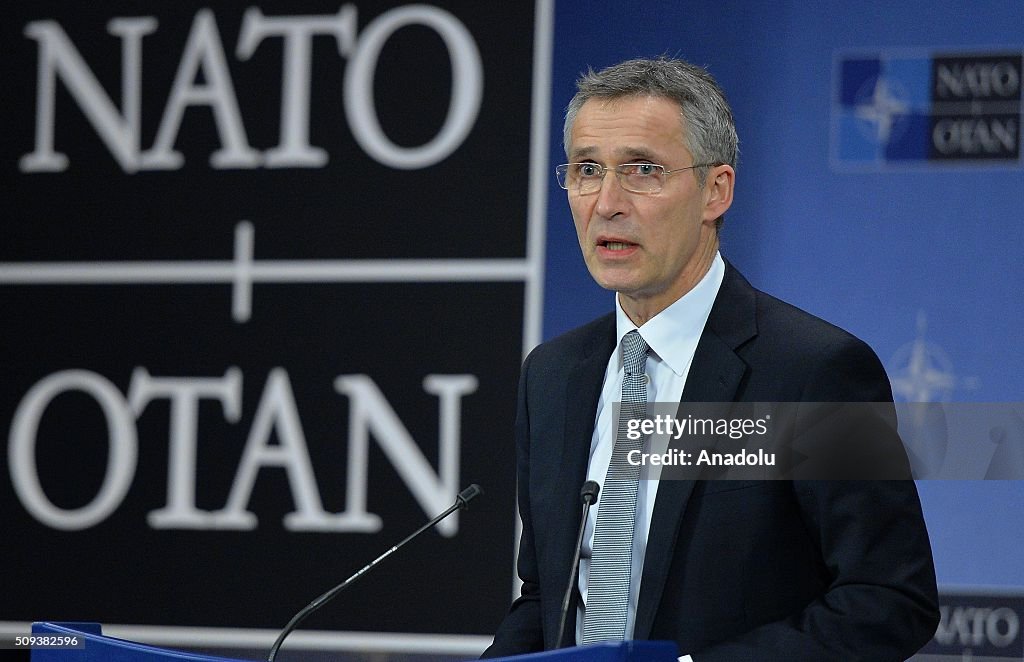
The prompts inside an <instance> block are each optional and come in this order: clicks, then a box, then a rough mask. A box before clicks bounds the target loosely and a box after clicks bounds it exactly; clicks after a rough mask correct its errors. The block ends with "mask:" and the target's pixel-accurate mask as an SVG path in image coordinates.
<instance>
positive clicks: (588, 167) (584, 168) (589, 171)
mask: <svg viewBox="0 0 1024 662" xmlns="http://www.w3.org/2000/svg"><path fill="white" fill-rule="evenodd" d="M579 168H580V170H579V173H580V177H597V176H599V175H600V174H601V169H600V168H599V167H598V166H597V164H596V163H581V164H580V166H579Z"/></svg>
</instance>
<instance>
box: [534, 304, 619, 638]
mask: <svg viewBox="0 0 1024 662" xmlns="http://www.w3.org/2000/svg"><path fill="white" fill-rule="evenodd" d="M605 322H606V323H605ZM614 349H615V316H614V315H610V316H608V318H607V319H606V320H601V322H599V323H598V325H597V328H596V329H595V330H594V331H593V333H592V334H591V335H590V336H589V337H588V338H587V339H586V340H585V341H584V343H583V346H582V351H581V352H580V354H579V355H577V357H575V359H574V360H575V361H577V362H576V363H575V365H573V366H571V367H570V368H569V370H568V373H567V378H566V383H565V395H564V397H565V400H564V402H565V427H564V432H563V434H562V449H561V453H560V457H559V461H558V467H557V469H556V471H557V472H558V473H557V475H558V481H557V486H556V490H557V491H558V494H559V496H558V498H557V500H556V501H555V503H564V504H573V505H572V507H568V508H565V509H564V510H562V511H560V512H557V513H551V514H550V517H552V518H557V519H558V522H559V523H558V525H556V526H553V527H550V529H549V530H551V531H557V532H558V535H559V539H558V544H557V548H558V558H559V561H558V562H557V563H558V567H559V568H562V570H560V571H559V572H568V571H569V565H570V562H571V560H572V555H573V552H574V551H575V545H576V532H577V527H578V526H579V518H580V509H581V508H582V505H581V502H580V496H579V495H580V488H581V487H582V486H583V482H584V481H585V480H586V477H587V463H588V462H589V461H590V445H591V441H592V437H593V434H594V417H595V415H596V413H597V401H598V399H599V398H600V397H601V389H602V386H603V384H604V373H605V370H606V369H607V367H608V357H609V356H611V353H612V351H613V350H614ZM568 581H569V577H568V576H567V575H560V576H559V581H558V582H557V583H556V585H557V586H561V587H564V586H565V585H566V584H567V583H568ZM561 590H563V589H559V591H561ZM561 598H562V594H561V593H559V594H558V596H557V599H556V600H551V601H550V602H548V606H549V608H550V610H551V611H550V612H549V613H548V614H547V617H548V619H549V622H550V623H552V626H551V627H550V632H548V634H547V636H549V637H552V638H553V637H554V636H555V632H556V630H557V623H558V618H559V615H560V608H561ZM578 599H579V592H578V591H576V592H574V595H573V599H572V601H571V603H570V605H569V615H568V616H569V617H568V618H567V619H566V628H565V630H566V631H565V640H564V641H563V642H561V643H562V644H563V645H569V644H571V643H572V642H573V641H575V639H574V637H575V632H576V606H577V604H578ZM546 644H547V646H548V647H554V646H555V642H554V641H548V642H546Z"/></svg>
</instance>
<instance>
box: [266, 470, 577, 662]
mask: <svg viewBox="0 0 1024 662" xmlns="http://www.w3.org/2000/svg"><path fill="white" fill-rule="evenodd" d="M483 493H484V491H483V488H481V487H480V486H479V485H477V484H476V483H473V484H472V485H470V486H469V487H467V488H466V489H464V490H462V491H461V492H459V496H457V497H455V503H453V504H452V505H451V507H450V508H448V510H446V511H444V512H443V513H441V514H440V515H438V516H437V517H435V518H434V519H432V520H430V521H429V522H427V523H426V524H424V525H423V526H421V527H420V528H418V529H416V531H415V532H414V533H413V534H412V535H410V536H409V537H407V538H406V539H405V540H403V541H402V542H400V543H398V544H397V545H395V546H394V547H392V548H391V549H389V550H388V551H386V552H384V553H383V554H381V555H380V556H378V557H377V558H375V559H374V560H373V561H371V562H370V563H369V564H367V565H365V566H363V569H362V570H360V571H359V572H357V573H356V574H354V575H352V576H351V577H349V578H348V579H346V580H345V581H343V582H342V583H340V584H338V585H337V586H335V587H334V588H332V589H331V590H330V591H327V592H326V593H324V594H323V595H321V596H320V597H319V598H317V599H316V600H313V601H312V602H310V603H309V604H308V605H306V606H305V607H303V608H302V609H301V610H300V611H299V613H297V614H295V616H292V620H290V621H288V625H286V626H284V630H282V631H281V634H280V635H279V636H278V637H277V641H275V642H274V645H273V647H271V649H270V656H269V657H267V662H274V658H275V657H277V651H278V650H280V648H281V644H283V643H284V639H285V637H287V636H288V635H289V634H291V633H292V630H294V629H295V628H297V627H298V626H299V623H301V622H302V621H303V620H305V618H306V617H307V616H309V615H310V614H312V613H313V612H314V611H316V610H317V609H319V608H320V607H323V606H324V605H325V604H327V603H328V602H330V601H331V600H333V599H334V597H335V596H336V595H338V594H339V593H341V592H342V591H344V590H345V589H346V588H348V587H349V586H351V585H352V584H354V583H355V582H356V580H357V579H359V578H360V577H362V576H363V575H365V574H366V573H367V572H369V571H370V570H372V569H373V568H374V566H376V565H377V564H378V563H380V562H381V561H383V560H384V559H386V558H387V557H389V556H391V555H392V554H394V553H395V551H397V550H398V548H399V547H401V546H402V545H404V544H405V543H407V542H409V541H410V540H412V539H413V538H415V537H416V536H418V535H420V534H421V533H423V532H424V531H426V530H427V529H430V528H432V527H434V526H436V525H437V523H438V522H440V521H441V520H443V519H444V518H445V517H448V516H449V515H451V514H452V513H453V512H455V511H456V510H466V509H467V508H468V507H469V502H470V501H472V500H473V499H475V498H476V497H478V496H480V495H482V494H483ZM577 555H578V553H577Z"/></svg>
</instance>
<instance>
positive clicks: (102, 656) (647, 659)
mask: <svg viewBox="0 0 1024 662" xmlns="http://www.w3.org/2000/svg"><path fill="white" fill-rule="evenodd" d="M32 633H33V634H35V635H45V634H50V635H57V636H65V637H76V638H77V639H78V640H79V641H81V642H82V644H83V645H82V647H81V648H61V649H41V648H37V649H34V650H33V651H32V662H165V661H169V660H188V661H190V662H252V661H248V660H233V659H231V658H226V657H212V656H209V655H199V654H197V653H186V652H183V651H175V650H169V649H166V648H157V647H156V646H147V645H146V644H140V643H136V642H134V641H126V640H124V639H115V638H113V637H105V636H103V633H102V631H101V629H100V625H99V624H98V623H48V622H40V623H33V624H32ZM677 656H678V653H677V652H676V645H675V644H674V643H672V642H668V641H623V642H619V643H617V644H594V645H591V646H580V647H578V648H562V649H560V650H556V651H545V652H543V653H531V654H529V655H517V656H515V657H503V658H497V659H498V660H504V661H506V662H512V661H515V662H674V661H675V659H676V657H677Z"/></svg>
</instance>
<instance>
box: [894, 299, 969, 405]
mask: <svg viewBox="0 0 1024 662" xmlns="http://www.w3.org/2000/svg"><path fill="white" fill-rule="evenodd" d="M927 329H928V318H927V316H926V315H925V312H924V311H923V310H921V311H918V313H917V337H916V338H915V339H914V340H912V341H911V342H909V343H907V344H906V345H903V346H902V347H900V348H899V349H897V350H896V353H895V354H894V355H893V357H892V362H891V364H892V365H895V366H898V368H897V369H896V371H895V372H894V374H893V377H892V390H893V393H895V394H896V395H898V396H900V398H901V399H902V400H904V401H905V402H944V401H946V400H949V398H950V396H951V395H952V394H953V389H954V388H956V382H957V380H956V376H955V375H954V374H953V363H952V361H950V360H949V356H948V355H947V354H946V352H945V351H944V350H943V349H942V348H941V347H939V346H938V345H936V344H935V343H932V342H928V341H927V340H925V331H926V330H927Z"/></svg>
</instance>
